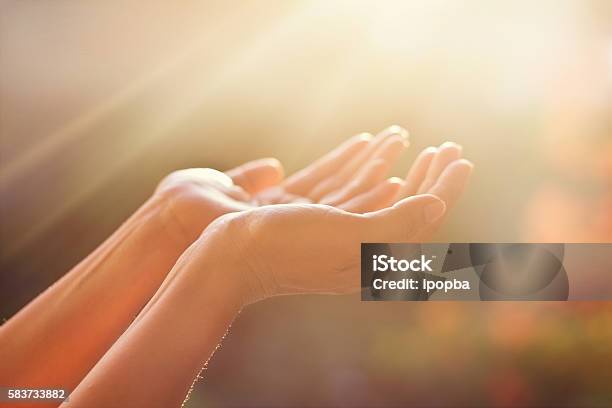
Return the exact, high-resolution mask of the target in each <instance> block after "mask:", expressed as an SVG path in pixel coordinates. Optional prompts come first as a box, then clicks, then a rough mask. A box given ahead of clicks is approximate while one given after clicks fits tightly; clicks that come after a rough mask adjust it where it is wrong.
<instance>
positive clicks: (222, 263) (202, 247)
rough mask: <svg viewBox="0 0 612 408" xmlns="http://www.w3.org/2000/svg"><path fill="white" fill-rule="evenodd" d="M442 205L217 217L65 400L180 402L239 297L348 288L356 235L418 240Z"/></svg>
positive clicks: (354, 271) (289, 208)
mask: <svg viewBox="0 0 612 408" xmlns="http://www.w3.org/2000/svg"><path fill="white" fill-rule="evenodd" d="M445 211H446V206H445V204H444V202H443V201H441V200H439V199H438V198H437V197H435V196H432V195H420V196H414V197H411V198H408V199H405V200H402V201H400V202H399V203H397V204H395V205H394V206H393V207H390V208H386V209H383V210H379V211H377V212H373V213H367V214H364V215H360V214H353V213H349V212H346V211H342V210H339V209H337V208H334V207H330V206H325V205H313V204H287V205H278V206H270V207H262V208H259V209H254V210H250V211H246V212H241V213H234V214H228V215H225V216H223V217H221V218H220V219H218V220H217V221H215V222H214V223H213V224H211V225H210V226H209V227H208V229H207V230H206V231H205V232H204V234H203V235H202V236H201V237H200V238H199V239H198V240H197V241H196V242H195V243H194V244H193V245H192V246H191V247H190V248H189V249H188V250H187V251H186V252H185V253H184V254H183V255H182V256H181V258H180V259H179V261H178V262H177V264H176V265H175V267H174V268H173V269H172V271H171V272H170V274H169V275H168V277H167V278H166V281H165V282H164V283H163V284H162V286H161V288H160V290H159V291H158V292H157V293H156V294H155V296H154V297H153V298H152V299H151V301H150V302H149V304H148V305H147V307H146V308H145V309H144V310H143V311H142V312H141V314H140V315H139V316H138V317H137V319H136V320H135V321H134V323H133V324H132V325H131V326H130V328H129V329H128V330H127V331H126V332H125V333H124V335H123V336H122V337H121V338H120V339H119V340H118V341H117V342H116V343H115V344H114V345H113V347H112V348H111V350H110V351H109V352H108V353H107V354H106V355H105V356H104V357H103V358H102V359H101V360H100V362H99V363H98V364H97V365H96V366H95V367H94V369H93V370H92V371H91V372H90V373H89V374H88V375H87V377H86V378H85V379H84V380H83V382H82V383H81V384H80V385H79V386H78V387H77V389H76V390H75V392H74V393H73V394H72V395H71V396H70V401H69V402H67V403H64V405H63V406H65V407H66V408H68V407H120V406H134V407H173V406H180V405H181V403H182V402H183V401H184V399H185V396H186V395H187V393H188V392H189V389H190V387H191V386H192V383H193V381H194V378H196V377H197V375H198V373H199V372H200V370H201V368H202V367H203V366H204V365H205V364H206V362H207V360H208V359H209V358H210V357H211V355H212V354H213V352H214V351H215V349H216V348H217V345H218V344H219V342H220V341H221V339H222V338H223V336H224V335H225V334H226V332H227V330H228V328H229V326H230V324H231V322H232V321H233V319H234V318H235V317H236V315H237V314H238V313H239V311H240V309H241V308H242V307H244V306H245V305H248V304H250V303H253V302H256V301H259V300H263V299H266V298H268V297H271V296H276V295H286V294H301V293H330V294H336V293H338V294H339V293H347V292H350V291H354V290H356V289H358V288H359V285H360V283H359V265H360V256H359V251H360V243H361V242H380V241H395V242H397V241H414V240H415V239H416V237H417V236H418V235H419V233H420V232H421V231H423V230H424V229H426V228H428V227H429V226H430V225H433V224H435V223H436V222H437V220H439V218H440V217H441V216H442V215H443V214H444V213H445ZM296 243H299V244H296ZM168 373H172V375H168Z"/></svg>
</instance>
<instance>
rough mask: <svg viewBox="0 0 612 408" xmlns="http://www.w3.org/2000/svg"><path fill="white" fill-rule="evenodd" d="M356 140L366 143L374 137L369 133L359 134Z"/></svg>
mask: <svg viewBox="0 0 612 408" xmlns="http://www.w3.org/2000/svg"><path fill="white" fill-rule="evenodd" d="M358 138H359V140H365V141H366V142H369V141H370V140H372V139H373V138H374V136H372V135H371V134H370V133H361V134H360V135H359V136H358Z"/></svg>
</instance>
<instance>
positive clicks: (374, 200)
mask: <svg viewBox="0 0 612 408" xmlns="http://www.w3.org/2000/svg"><path fill="white" fill-rule="evenodd" d="M403 184H404V181H403V180H402V179H400V178H398V177H391V178H389V179H387V180H384V181H383V182H381V183H379V184H378V185H377V186H376V187H374V188H373V189H371V190H369V191H366V192H365V193H362V194H360V195H357V196H355V197H353V198H351V199H350V200H348V201H346V202H344V203H341V204H338V206H337V207H338V208H340V209H342V210H344V211H348V212H352V213H358V214H361V213H365V212H369V211H376V210H379V209H381V208H385V207H388V206H389V205H391V204H393V202H394V201H395V198H396V197H397V194H398V192H399V191H400V189H401V188H402V186H403Z"/></svg>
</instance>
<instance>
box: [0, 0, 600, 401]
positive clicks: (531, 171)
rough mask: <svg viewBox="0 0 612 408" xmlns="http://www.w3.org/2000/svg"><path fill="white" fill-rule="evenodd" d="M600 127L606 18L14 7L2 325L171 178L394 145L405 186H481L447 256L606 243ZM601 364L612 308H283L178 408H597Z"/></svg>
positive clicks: (473, 10) (288, 303) (224, 7)
mask: <svg viewBox="0 0 612 408" xmlns="http://www.w3.org/2000/svg"><path fill="white" fill-rule="evenodd" d="M611 113H612V6H611V3H610V2H609V1H606V0H598V1H595V0H590V1H587V0H542V1H532V0H531V1H515V2H506V1H503V2H502V1H485V0H467V1H452V0H435V1H426V2H425V1H423V2H417V1H396V2H384V1H383V2H374V1H364V0H362V1H344V2H327V1H324V0H318V1H294V2H291V1H280V0H279V1H268V0H253V1H244V2H226V1H203V2H196V1H181V2H172V1H169V0H164V1H161V0H153V1H147V2H143V1H141V2H138V1H134V0H128V1H125V0H124V1H118V0H112V1H104V2H94V1H79V2H75V1H60V0H55V1H46V2H42V1H23V0H21V1H5V2H3V3H2V4H1V5H0V136H1V139H0V140H1V145H0V205H1V211H2V213H1V216H2V219H1V223H0V227H1V230H0V233H1V234H2V235H1V238H2V241H1V245H0V249H1V270H0V318H8V317H10V316H11V315H12V314H13V313H14V312H15V311H16V310H17V309H18V308H20V307H21V306H22V305H23V304H25V303H26V302H27V301H28V300H29V299H31V298H32V297H34V296H35V295H36V294H37V293H39V292H40V291H41V290H43V289H44V288H45V287H46V286H48V285H49V284H50V283H51V282H53V281H54V280H56V279H57V278H58V277H59V276H61V275H62V274H63V273H65V272H66V271H67V270H68V269H69V268H70V267H71V266H73V265H74V264H75V263H76V262H78V261H79V260H80V259H82V258H83V257H84V256H85V255H86V254H87V253H89V252H90V251H91V250H92V249H93V248H95V247H96V246H97V245H98V244H99V243H100V242H101V241H102V240H103V239H105V237H107V236H108V235H109V234H110V233H111V232H112V231H113V230H114V229H115V228H116V227H117V226H118V225H119V223H120V222H121V221H122V220H124V219H125V218H126V217H127V216H128V215H129V214H130V213H131V212H133V211H134V210H135V208H137V207H138V205H139V204H140V203H141V202H143V201H144V200H145V199H146V197H147V196H148V195H149V194H150V193H151V191H152V189H153V188H154V186H155V184H156V183H157V181H159V180H160V178H161V177H163V175H165V174H167V173H168V172H170V171H172V170H174V169H177V168H182V167H194V166H202V167H215V168H219V169H226V168H228V167H230V166H233V165H236V164H238V163H240V162H242V161H246V160H250V159H253V158H258V157H263V156H276V157H278V158H279V159H281V161H282V162H283V163H284V164H285V166H286V168H287V169H288V171H292V170H295V169H297V168H299V167H300V166H302V165H304V164H306V163H308V162H309V161H311V160H312V159H314V158H316V157H317V156H318V155H320V154H322V153H323V152H325V151H327V150H329V149H330V148H332V147H333V146H334V145H336V144H337V143H338V142H339V141H340V140H342V139H344V138H346V137H348V136H350V135H352V134H354V133H357V132H361V131H371V132H374V131H376V130H378V129H381V128H383V127H385V126H387V125H390V124H394V123H397V124H400V125H403V126H406V127H407V128H408V129H409V130H410V132H411V137H412V139H411V140H412V147H411V151H410V153H409V154H408V155H407V157H406V158H405V159H404V160H403V161H402V162H401V163H399V165H398V166H397V168H396V169H395V170H396V174H398V175H399V174H402V173H403V172H405V171H406V170H407V168H408V166H409V163H410V161H411V160H412V159H413V158H414V156H415V154H416V152H417V151H419V150H420V149H422V148H424V147H426V146H428V145H430V144H439V143H441V142H443V141H445V140H449V139H450V140H454V141H457V142H459V143H461V144H462V145H463V146H464V151H465V154H466V156H468V157H469V158H470V159H472V160H473V161H474V162H475V163H476V172H475V177H474V180H473V182H472V184H471V187H470V189H469V191H468V192H467V195H466V197H465V199H464V200H463V201H462V203H461V205H460V206H459V207H458V208H457V209H456V210H455V213H454V217H453V219H452V221H451V222H450V223H449V225H448V226H447V227H446V228H445V230H444V231H441V232H440V234H439V236H438V237H437V239H438V240H441V241H481V242H487V241H506V242H507V241H510V242H511V241H520V240H527V241H549V242H550V241H562V242H570V241H573V242H576V241H577V242H583V241H591V242H610V241H612V164H611V163H612V119H611V118H612V115H611ZM296 245H299V242H296ZM594 284H596V283H594ZM611 344H612V306H610V305H609V304H608V303H569V304H568V303H563V304H557V303H549V304H537V303H517V304H504V303H497V304H490V303H488V304H484V303H482V304H481V303H473V304H471V303H470V304H460V303H448V304H446V303H438V304H416V303H395V304H391V303H388V304H373V303H368V304H362V303H360V302H359V301H358V299H357V297H354V296H347V297H323V296H309V297H295V298H278V299H274V300H272V301H268V302H265V303H262V304H258V305H255V306H253V307H250V308H248V309H247V310H246V311H244V312H243V313H242V315H241V316H240V318H239V319H238V321H237V322H236V324H235V325H234V327H233V328H232V331H231V333H230V336H229V337H228V338H227V339H226V340H225V342H224V344H223V346H222V348H221V349H220V350H219V352H218V353H217V355H216V356H215V357H214V358H213V361H212V363H211V364H210V366H209V368H208V369H207V370H206V371H205V372H204V373H203V375H204V377H205V380H204V381H201V382H200V383H199V384H198V385H197V387H196V390H195V392H194V394H193V395H192V400H191V401H190V403H189V404H188V406H191V407H195V406H198V405H199V404H198V402H200V403H203V404H206V406H231V405H237V406H249V405H250V406H262V405H263V406H268V405H277V406H278V405H282V406H285V405H289V406H304V405H317V406H318V405H342V406H364V405H378V406H387V405H388V406H391V405H395V406H398V405H402V406H403V405H406V404H408V403H413V404H415V405H444V406H446V405H452V406H473V405H494V406H509V405H516V406H534V405H548V406H550V405H557V406H610V405H612V390H611V387H610V384H612V367H611V366H612V346H611Z"/></svg>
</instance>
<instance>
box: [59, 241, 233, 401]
mask: <svg viewBox="0 0 612 408" xmlns="http://www.w3.org/2000/svg"><path fill="white" fill-rule="evenodd" d="M207 245H208V243H207V242H206V241H205V240H204V239H202V238H201V239H200V240H198V241H196V243H194V244H193V245H192V247H190V248H189V249H188V250H187V251H186V252H185V254H183V255H182V256H181V258H180V259H179V261H178V262H177V264H176V265H175V267H174V268H173V270H172V271H171V272H170V274H169V275H168V277H167V278H166V281H165V282H164V283H163V285H162V286H161V287H160V289H159V291H158V293H157V294H156V295H155V297H154V298H153V299H152V300H151V301H150V303H149V304H148V305H147V308H146V309H145V310H143V312H141V314H140V315H139V316H138V319H136V321H134V323H133V324H132V325H131V326H130V328H129V329H128V330H127V331H126V332H125V333H124V334H123V336H122V337H121V338H120V339H119V340H118V341H117V342H116V343H115V344H114V345H113V347H112V348H111V349H110V351H109V352H108V353H107V354H106V355H105V356H104V357H103V358H102V359H101V360H100V362H99V363H98V364H97V365H96V366H95V367H94V369H93V370H91V371H90V373H89V374H88V375H87V377H86V378H85V380H83V382H82V383H81V384H80V385H79V386H78V388H77V389H76V390H75V392H74V393H73V394H72V395H71V396H70V401H69V402H68V403H66V406H67V407H123V406H133V407H141V406H142V407H173V406H176V407H178V406H181V403H182V402H183V400H184V399H185V396H186V395H187V393H188V391H189V389H190V387H191V385H192V383H193V381H194V379H195V378H196V377H197V375H198V373H199V371H200V370H201V369H202V367H203V366H204V365H205V364H206V361H207V360H208V359H209V358H210V356H211V355H212V354H213V352H214V350H215V349H216V348H217V345H218V344H219V342H220V341H221V339H222V338H223V336H224V335H225V333H226V332H227V329H228V327H229V326H230V324H231V322H232V320H233V319H234V317H235V316H236V315H237V314H238V312H239V310H240V307H241V305H242V294H241V289H240V286H239V280H238V279H236V278H234V277H235V276H236V274H235V273H234V272H235V268H236V267H237V266H234V265H233V263H232V262H228V258H227V257H224V256H220V254H219V253H217V252H214V251H213V250H211V249H210V248H208V247H207ZM168 373H172V375H168Z"/></svg>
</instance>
